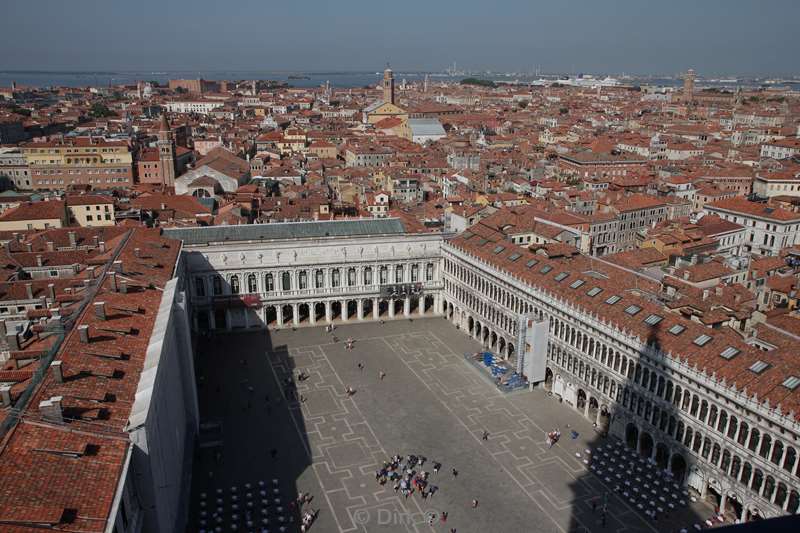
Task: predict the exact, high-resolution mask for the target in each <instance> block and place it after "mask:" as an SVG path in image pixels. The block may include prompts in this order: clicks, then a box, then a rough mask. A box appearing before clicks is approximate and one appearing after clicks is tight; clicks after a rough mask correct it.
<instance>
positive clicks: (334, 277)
mask: <svg viewBox="0 0 800 533" xmlns="http://www.w3.org/2000/svg"><path fill="white" fill-rule="evenodd" d="M340 281H341V280H340V279H339V269H338V268H334V269H333V270H331V287H338V286H339V282H340Z"/></svg>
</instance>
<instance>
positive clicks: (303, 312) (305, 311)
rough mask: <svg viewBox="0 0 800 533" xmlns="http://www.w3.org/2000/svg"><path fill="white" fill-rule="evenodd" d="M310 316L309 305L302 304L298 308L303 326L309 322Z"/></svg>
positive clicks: (299, 318) (298, 315) (298, 314)
mask: <svg viewBox="0 0 800 533" xmlns="http://www.w3.org/2000/svg"><path fill="white" fill-rule="evenodd" d="M310 314H311V313H310V312H309V306H308V304H300V305H298V306H297V318H298V320H299V321H300V323H301V324H303V323H306V322H308V318H309V316H310Z"/></svg>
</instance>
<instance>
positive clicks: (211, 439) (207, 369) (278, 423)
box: [187, 330, 321, 532]
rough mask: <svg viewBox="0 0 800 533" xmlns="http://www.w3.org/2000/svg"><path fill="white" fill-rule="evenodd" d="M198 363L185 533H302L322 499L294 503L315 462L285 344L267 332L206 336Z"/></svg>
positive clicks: (199, 347) (199, 342) (199, 345)
mask: <svg viewBox="0 0 800 533" xmlns="http://www.w3.org/2000/svg"><path fill="white" fill-rule="evenodd" d="M254 346H255V347H256V348H255V349H254ZM196 359H197V361H196V368H197V373H198V375H197V380H198V397H199V401H200V415H201V424H202V427H201V432H200V439H199V442H198V446H197V448H196V452H195V457H194V465H193V484H192V501H191V506H190V517H189V520H188V524H189V526H188V528H187V530H188V531H207V532H212V531H235V530H236V531H263V530H269V531H286V532H294V531H300V524H301V523H302V520H303V515H304V514H305V513H306V512H314V511H315V510H318V509H319V506H318V505H317V504H318V503H319V501H316V502H315V501H313V500H312V501H311V502H310V503H306V504H300V503H298V502H297V498H298V495H299V494H302V493H303V492H304V488H303V487H300V486H298V481H299V479H300V477H301V476H302V474H303V473H304V472H305V471H306V470H307V469H308V468H310V466H311V458H310V455H309V451H308V450H309V442H308V436H307V434H306V430H305V426H304V422H303V417H302V416H293V413H292V411H294V410H297V409H299V403H298V402H299V398H298V395H297V392H296V380H297V377H298V376H297V373H296V372H295V369H294V365H293V360H292V358H291V357H289V351H288V349H287V347H286V346H285V345H273V343H272V335H271V333H270V332H269V331H267V330H260V331H257V332H246V333H245V332H241V333H228V334H218V335H205V336H202V337H200V338H198V340H197V349H196ZM276 368H280V369H281V372H280V374H281V375H280V376H279V374H278V372H277V371H276V370H275V369H276ZM306 489H308V487H306ZM312 497H321V495H318V494H317V495H313V494H312ZM317 512H318V511H317ZM217 528H220V529H217ZM282 528H283V529H282ZM312 530H313V528H312Z"/></svg>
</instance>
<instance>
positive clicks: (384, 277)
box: [378, 266, 389, 285]
mask: <svg viewBox="0 0 800 533" xmlns="http://www.w3.org/2000/svg"><path fill="white" fill-rule="evenodd" d="M378 275H379V277H380V284H381V285H385V284H386V283H389V269H388V268H386V267H385V266H382V267H381V269H380V271H379V274H378Z"/></svg>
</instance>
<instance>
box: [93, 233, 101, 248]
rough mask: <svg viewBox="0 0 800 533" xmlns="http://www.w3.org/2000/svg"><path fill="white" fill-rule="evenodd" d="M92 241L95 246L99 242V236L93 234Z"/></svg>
mask: <svg viewBox="0 0 800 533" xmlns="http://www.w3.org/2000/svg"><path fill="white" fill-rule="evenodd" d="M92 242H93V243H94V245H95V246H97V245H98V244H99V243H100V237H98V236H97V235H95V236H94V237H92Z"/></svg>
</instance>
